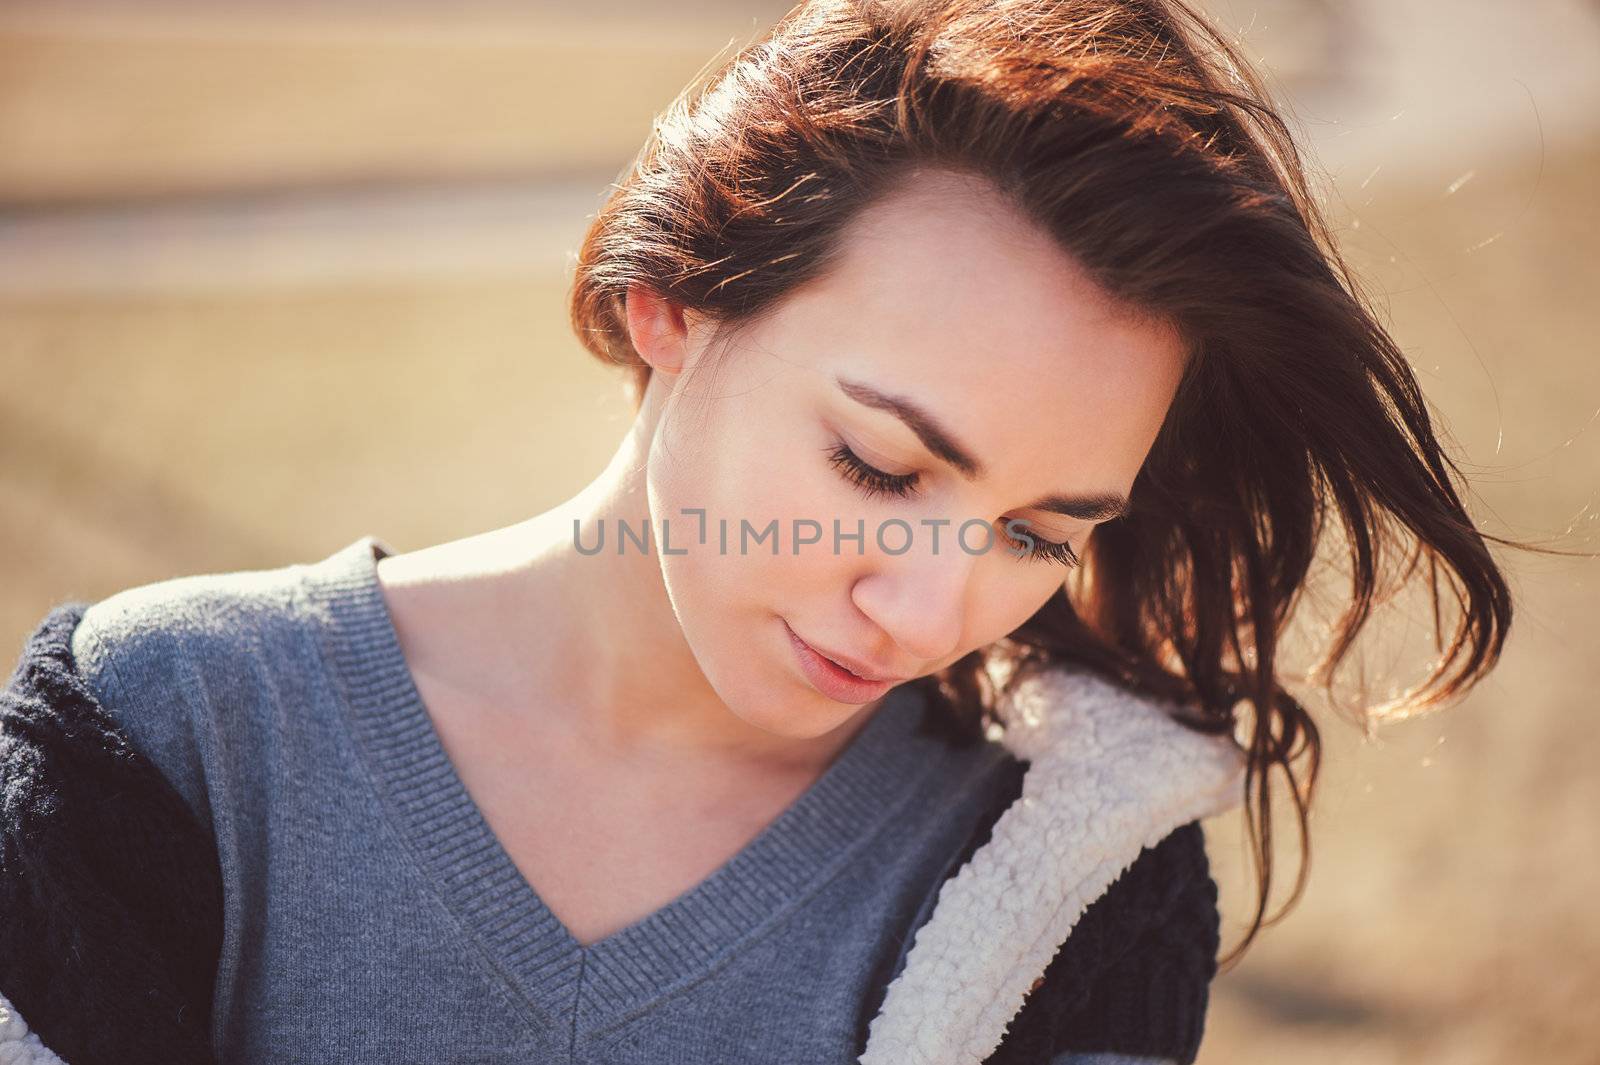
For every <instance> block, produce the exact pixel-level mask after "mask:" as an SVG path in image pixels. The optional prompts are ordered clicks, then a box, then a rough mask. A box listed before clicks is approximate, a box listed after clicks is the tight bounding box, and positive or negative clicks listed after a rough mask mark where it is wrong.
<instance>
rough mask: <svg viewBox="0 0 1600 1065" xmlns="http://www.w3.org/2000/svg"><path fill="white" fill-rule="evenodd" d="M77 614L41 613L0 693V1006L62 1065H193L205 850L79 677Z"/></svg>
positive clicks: (198, 1041) (210, 930)
mask: <svg viewBox="0 0 1600 1065" xmlns="http://www.w3.org/2000/svg"><path fill="white" fill-rule="evenodd" d="M83 609H84V607H83V604H81V603H69V604H63V605H61V606H58V607H57V608H55V609H54V610H52V611H51V612H50V613H49V615H48V616H47V617H46V618H45V619H44V621H43V622H42V623H41V624H40V625H39V626H38V627H37V628H36V629H35V631H34V632H33V634H32V635H31V636H30V637H29V638H28V640H27V642H26V645H25V646H24V649H23V653H22V657H21V659H20V661H19V662H18V664H17V667H16V669H15V670H14V671H13V672H12V674H11V677H10V679H9V680H8V681H7V683H6V687H5V688H4V689H3V690H0V913H4V914H5V915H6V920H5V921H0V993H3V994H4V995H5V996H6V997H7V998H9V999H10V1000H11V1003H12V1004H13V1005H14V1006H15V1008H16V1010H17V1011H18V1012H20V1013H21V1015H22V1016H23V1017H25V1018H26V1019H27V1023H28V1024H29V1025H30V1026H31V1027H32V1028H33V1029H34V1030H35V1033H36V1034H37V1035H38V1036H39V1037H40V1038H41V1039H42V1040H43V1041H44V1044H45V1045H46V1046H49V1047H50V1048H51V1049H52V1050H54V1051H56V1052H57V1053H59V1054H62V1055H63V1056H64V1057H65V1058H66V1059H67V1060H68V1061H71V1062H73V1063H74V1065H88V1063H92V1062H96V1061H113V1060H125V1059H119V1057H118V1055H119V1054H121V1053H123V1052H124V1051H126V1050H127V1049H128V1048H129V1047H142V1048H155V1047H162V1048H166V1049H168V1050H169V1051H170V1055H171V1056H170V1057H169V1059H168V1060H173V1061H201V1060H204V1056H203V1048H204V1045H205V1044H204V1040H205V1038H206V1029H207V1027H208V1020H209V998H210V981H211V974H212V972H213V971H214V966H215V959H216V956H217V951H218V950H219V949H220V942H221V916H220V911H221V878H220V873H219V872H218V870H217V863H216V855H215V851H214V849H213V848H212V845H211V840H210V837H209V834H208V833H206V832H205V830H204V829H203V828H201V826H200V825H199V824H198V823H197V822H196V820H195V818H194V817H193V815H192V814H191V812H190V810H189V809H188V807H187V806H186V805H185V803H184V802H183V800H182V799H181V798H180V796H179V795H178V794H177V792H176V791H175V790H174V789H173V787H172V786H171V784H170V783H169V782H168V781H167V780H166V779H165V778H164V777H163V776H162V775H161V773H160V772H158V771H157V770H156V768H155V767H154V765H152V764H151V763H150V762H149V761H148V760H147V759H146V758H144V757H143V756H142V755H141V754H139V752H138V751H137V750H136V749H135V748H134V746H133V745H132V744H131V743H130V742H129V741H128V737H127V735H126V733H125V732H124V731H123V730H122V729H121V728H120V727H119V725H118V722H117V721H116V720H115V719H114V718H113V717H112V716H111V715H110V714H109V713H107V711H106V710H105V708H104V707H103V706H102V705H101V704H100V703H99V702H98V700H97V699H96V698H95V695H94V692H93V691H92V689H91V688H90V686H89V685H88V684H87V683H86V682H85V681H84V679H83V678H82V677H81V676H80V675H79V674H78V672H77V669H76V668H75V663H74V660H73V657H72V651H71V634H72V632H73V630H74V628H75V627H76V625H77V624H78V622H79V620H80V618H81V617H82V613H83ZM119 1048H121V1049H119Z"/></svg>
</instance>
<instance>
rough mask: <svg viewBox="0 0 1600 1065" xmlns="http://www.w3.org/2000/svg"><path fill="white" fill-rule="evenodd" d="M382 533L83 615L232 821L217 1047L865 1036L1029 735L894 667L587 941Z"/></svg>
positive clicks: (463, 1049) (840, 1049)
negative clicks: (562, 902)
mask: <svg viewBox="0 0 1600 1065" xmlns="http://www.w3.org/2000/svg"><path fill="white" fill-rule="evenodd" d="M387 553H389V549H388V548H387V547H386V546H385V545H384V544H383V543H382V541H380V540H377V539H376V538H374V537H371V536H367V537H362V538H361V539H359V540H357V541H355V542H353V543H351V544H350V545H348V546H346V547H344V548H343V549H341V550H339V551H337V552H335V553H334V554H332V555H330V556H329V557H327V558H325V559H323V560H321V561H318V562H315V563H312V564H305V565H291V566H286V567H283V568H279V569H273V570H262V571H248V572H235V573H228V574H211V575H204V576H195V577H183V578H176V579H172V580H167V581H162V582H158V583H156V584H151V585H145V586H142V587H138V588H133V589H130V590H128V591H125V592H122V593H119V594H117V595H114V596H111V597H109V598H107V599H105V600H103V601H101V602H99V603H96V604H94V605H93V606H92V607H91V608H90V609H89V610H88V612H87V613H86V614H85V616H84V618H83V621H82V623H81V624H80V625H79V626H78V628H77V630H76V631H75V633H74V635H73V640H72V650H73V652H74V655H75V656H76V658H77V661H78V666H79V669H80V671H81V672H82V674H83V676H84V677H85V678H86V679H87V680H88V682H89V684H90V685H91V687H92V688H93V690H94V691H95V693H96V695H97V696H98V698H99V699H100V701H101V702H102V703H103V704H104V705H105V706H106V707H107V708H108V709H109V710H110V712H111V713H113V714H114V715H115V716H116V717H117V718H118V720H119V721H120V722H121V723H122V725H123V726H124V727H125V728H126V729H127V731H128V734H129V736H130V738H131V739H132V741H133V743H134V745H135V746H136V747H137V748H138V749H139V750H140V751H141V752H142V753H144V754H146V755H148V756H149V757H150V758H151V759H152V760H153V761H154V763H155V764H156V765H157V767H158V768H159V769H160V770H161V772H162V774H163V775H164V776H165V777H166V778H167V779H168V780H170V781H171V782H172V783H173V784H174V785H175V786H176V788H177V789H178V791H179V793H180V794H181V796H182V797H183V799H184V801H185V802H186V804H187V805H188V806H189V807H190V809H191V810H192V811H193V812H194V814H195V815H196V816H197V817H198V818H199V819H200V821H201V822H202V824H203V825H205V826H206V828H207V829H209V831H210V832H211V833H212V835H213V836H214V838H215V840H216V845H217V850H218V855H219V859H220V864H221V870H222V876H223V886H224V892H225V899H226V902H225V907H224V930H223V931H224V938H223V948H222V957H221V961H220V965H219V969H218V973H217V978H216V983H215V1000H214V1010H215V1012H214V1019H213V1028H212V1031H213V1042H214V1044H215V1047H216V1049H217V1052H218V1055H219V1060H222V1061H226V1062H241V1063H243V1062H300V1061H305V1062H334V1061H341V1062H342V1061H350V1062H355V1061H370V1062H395V1063H398V1062H435V1061H450V1062H482V1063H485V1065H487V1063H491V1062H493V1063H502V1062H504V1063H510V1062H563V1063H573V1065H576V1063H580V1062H582V1063H596V1065H599V1063H625V1062H640V1063H645V1062H649V1063H652V1065H671V1063H675V1062H682V1063H694V1065H707V1063H721V1062H727V1063H747V1062H750V1063H753V1062H806V1063H813V1062H814V1063H838V1065H845V1063H848V1062H853V1061H855V1060H856V1058H857V1055H858V1054H859V1052H860V1041H861V1038H862V1036H863V1033H864V1032H865V1030H866V1026H867V1024H868V1023H869V1022H871V1021H872V1020H873V1016H874V1014H875V1013H877V1011H878V1010H879V1008H880V1007H881V1005H882V1002H883V997H884V992H883V987H884V985H885V984H886V983H888V982H889V981H890V980H892V979H893V978H894V977H895V976H896V975H897V974H899V973H900V972H901V970H902V969H903V968H904V967H905V965H906V960H907V954H908V951H910V948H911V946H912V940H913V938H914V934H915V933H916V931H917V930H918V929H919V928H920V927H922V926H923V925H924V924H925V923H927V922H928V921H929V918H930V916H931V915H932V914H933V913H934V912H935V910H936V904H937V903H938V902H940V901H941V898H940V889H941V887H942V886H943V885H944V883H945V880H946V878H947V877H948V876H949V875H950V874H951V873H952V872H953V871H954V870H955V868H956V867H957V865H958V864H959V858H958V856H959V855H960V852H961V850H962V847H963V844H965V843H966V842H967V841H968V840H969V838H970V837H971V836H972V835H973V833H974V830H975V829H976V828H977V827H978V825H979V823H980V821H981V820H982V819H983V818H984V816H985V811H987V810H990V809H991V808H992V807H993V805H994V803H995V802H996V800H997V798H1003V797H1004V796H1005V794H1006V793H1007V789H1008V788H1010V789H1012V790H1014V789H1015V787H1016V783H1015V782H1016V780H1017V773H1018V772H1019V771H1020V763H1019V762H1018V760H1017V759H1016V757H1015V756H1014V755H1013V754H1012V753H1011V752H1009V751H1008V750H1007V749H1006V748H1005V747H1004V746H1002V745H1001V744H1000V743H997V742H987V743H982V744H979V745H977V746H974V747H968V748H960V747H957V746H954V745H952V744H950V743H949V742H948V741H946V740H944V739H942V738H940V737H939V736H937V735H935V734H932V733H930V732H925V731H923V730H921V729H920V728H919V723H920V721H921V718H922V711H923V709H924V707H923V701H922V698H921V697H920V696H919V695H918V694H917V693H916V689H914V688H910V687H906V688H901V689H897V690H896V691H895V692H892V693H891V695H890V697H889V698H888V699H887V700H886V701H885V703H884V705H883V706H882V707H881V708H880V710H879V711H878V712H876V714H875V715H874V717H873V718H872V719H871V720H870V721H869V722H868V723H867V725H866V726H865V727H864V728H863V729H862V730H861V731H860V732H859V733H858V734H857V735H856V736H855V737H854V738H853V739H852V741H851V743H850V745H849V746H848V747H847V748H846V749H845V750H844V751H843V752H842V753H841V754H840V755H839V756H838V758H837V759H836V760H835V761H834V762H833V763H832V764H831V765H830V766H829V768H828V769H827V771H826V772H825V773H824V774H823V776H822V777H821V778H820V779H819V780H817V781H816V782H815V783H814V784H813V785H812V786H811V787H810V788H809V789H808V790H807V791H806V792H805V793H804V794H803V795H802V796H801V797H800V798H799V799H798V800H797V801H795V802H794V803H793V804H792V805H791V806H790V807H789V808H788V809H786V810H785V811H784V812H783V813H782V814H781V815H780V816H779V817H778V818H777V819H776V820H775V821H774V822H773V823H771V824H770V825H769V826H768V827H767V828H766V829H764V830H763V831H762V832H761V833H760V834H759V835H758V836H757V837H756V838H755V839H754V840H753V841H751V842H750V843H749V844H748V845H747V846H746V847H745V848H744V849H743V850H741V851H740V852H739V853H738V854H737V855H736V856H735V857H734V858H732V859H731V860H730V861H728V862H727V863H726V864H725V865H723V866H722V867H721V868H719V869H718V870H717V871H716V872H715V873H713V874H712V875H711V876H709V877H708V878H707V879H705V880H704V881H702V882H701V883H700V884H698V885H697V886H695V887H694V888H692V889H690V890H689V891H687V892H685V893H684V894H682V895H680V896H678V897H677V898H676V899H674V900H672V901H671V902H669V903H668V904H666V905H665V906H663V907H662V908H661V909H659V910H657V911H656V912H654V913H653V914H651V915H649V916H648V917H646V918H644V919H643V920H641V921H639V922H637V923H635V924H633V925H631V926H629V927H627V928H625V929H622V930H621V931H619V932H616V933H614V934H612V935H610V936H608V937H606V938H605V939H603V940H601V941H599V942H596V943H593V944H591V945H589V946H587V947H585V946H582V945H580V944H579V943H578V942H577V941H576V940H574V939H573V938H572V936H571V935H570V934H569V933H568V932H567V930H566V929H565V928H564V927H563V925H562V924H561V923H560V922H559V921H558V920H557V919H556V918H555V917H554V915H553V914H552V913H551V912H550V910H549V909H548V908H547V907H546V906H545V905H544V904H543V903H542V902H541V900H540V898H539V896H538V894H537V892H536V891H535V890H534V889H533V888H532V886H531V885H530V884H529V883H528V882H527V880H526V879H524V878H523V877H522V876H521V875H520V873H519V872H518V870H517V869H516V867H515V865H514V864H513V863H512V861H511V859H510V857H509V856H508V855H507V853H506V852H505V850H504V849H503V848H502V847H501V845H500V844H499V841H498V840H497V839H496V838H495V836H494V835H493V833H492V832H491V830H490V829H489V827H488V825H487V823H486V821H485V820H484V818H483V817H482V815H481V813H480V812H479V810H478V808H477V807H476V806H475V805H474V803H473V801H472V799H471V797H470V796H469V794H468V793H467V790H466V788H465V787H464V785H463V784H462V781H461V779H460V777H459V776H458V775H457V774H456V772H455V771H454V768H453V767H452V765H451V763H450V760H449V758H448V756H447V755H446V753H445V751H444V748H443V747H442V745H441V744H440V742H439V739H438V736H437V734H436V733H435V731H434V729H433V727H432V724H431V721H430V719H429V717H428V713H427V710H426V708H425V707H424V706H423V704H422V701H421V699H420V697H419V695H418V693H417V689H416V687H415V685H414V683H413V681H412V678H411V674H410V672H409V670H408V669H407V666H406V663H405V660H404V658H403V656H402V653H401V650H400V645H399V641H398V638H397V635H396V633H395V629H394V627H393V624H392V621H391V619H390V617H389V615H388V611H387V608H386V606H385V604H384V601H383V598H382V594H381V590H380V588H379V585H378V582H377V575H376V561H377V559H378V558H380V557H382V556H383V555H384V554H387ZM1190 816H1192V815H1190ZM1182 817H1183V815H1181V814H1176V815H1170V816H1168V820H1170V821H1172V824H1164V825H1163V826H1161V828H1160V834H1158V835H1156V836H1155V837H1154V838H1160V835H1163V834H1165V832H1167V831H1169V830H1170V829H1171V828H1172V827H1173V826H1174V825H1176V824H1178V823H1180V822H1181V820H1182ZM1147 835H1148V833H1147ZM1149 842H1153V839H1151V840H1149ZM1137 851H1138V845H1137V844H1134V845H1133V850H1132V852H1131V853H1129V854H1126V855H1124V857H1123V859H1122V860H1121V861H1120V863H1118V862H1113V863H1111V864H1112V865H1113V866H1115V868H1112V869H1111V876H1113V877H1114V876H1115V874H1116V872H1117V871H1119V870H1120V869H1121V868H1123V867H1125V866H1126V865H1127V859H1128V858H1131V856H1132V853H1137ZM1106 879H1109V877H1108V878H1106ZM1103 887H1104V884H1100V886H1099V888H1097V889H1096V890H1095V891H1093V892H1091V894H1090V899H1092V898H1093V896H1094V895H1095V894H1098V892H1099V890H1101V889H1103ZM1083 901H1088V900H1083ZM1080 909H1081V907H1080ZM1070 916H1071V917H1073V918H1075V917H1076V914H1072V915H1070ZM1055 927H1062V926H1061V925H1060V924H1059V922H1058V924H1057V925H1056V926H1055ZM1065 927H1066V928H1070V921H1069V922H1068V923H1067V924H1066V925H1065ZM1060 934H1061V935H1064V932H1063V933H1060ZM1059 941H1060V940H1059V936H1058V938H1057V942H1059ZM929 949H933V948H932V947H930V948H929ZM1030 978H1031V975H1030ZM1015 1006H1016V1004H1015V1003H1011V1004H1010V1006H1009V1009H1010V1010H1011V1011H1012V1012H1014V1010H1015ZM1007 1016H1009V1013H1007ZM930 1060H931V1059H930ZM1055 1060H1056V1062H1058V1063H1059V1062H1072V1063H1088V1062H1100V1061H1105V1062H1111V1061H1135V1060H1154V1059H1135V1058H1132V1057H1126V1056H1121V1057H1119V1056H1117V1055H1115V1054H1090V1053H1081V1054H1080V1053H1070V1054H1062V1055H1060V1056H1058V1057H1057V1058H1056V1059H1055Z"/></svg>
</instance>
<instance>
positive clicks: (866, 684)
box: [783, 621, 901, 705]
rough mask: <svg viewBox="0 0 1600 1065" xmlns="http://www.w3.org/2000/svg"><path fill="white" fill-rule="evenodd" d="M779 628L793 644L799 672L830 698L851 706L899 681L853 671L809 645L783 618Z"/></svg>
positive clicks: (879, 696) (872, 696) (873, 698)
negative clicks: (871, 676)
mask: <svg viewBox="0 0 1600 1065" xmlns="http://www.w3.org/2000/svg"><path fill="white" fill-rule="evenodd" d="M783 628H784V631H785V632H786V633H787V634H788V636H789V642H790V643H791V645H792V646H793V647H794V651H795V658H796V659H797V661H798V663H799V666H800V671H801V673H802V674H803V675H804V676H805V678H806V680H807V681H808V682H809V683H810V685H811V686H812V687H813V688H815V689H816V690H817V691H818V692H820V693H821V694H823V695H826V696H827V697H828V698H830V699H833V700H836V701H838V702H841V703H851V704H855V705H861V704H864V703H870V702H872V701H873V700H875V699H880V698H882V697H883V696H884V695H886V694H888V692H889V690H890V689H891V688H893V687H894V686H895V685H896V684H899V683H901V681H900V680H899V679H893V678H891V679H883V680H879V679H873V678H870V677H864V676H862V675H860V674H858V673H855V672H853V671H851V670H850V669H849V668H847V667H845V666H843V665H841V664H840V663H838V662H836V661H834V660H833V659H831V658H829V657H828V656H827V655H825V654H823V653H822V652H821V651H818V650H817V649H816V648H815V647H812V646H811V645H810V644H809V643H807V642H806V641H805V640H804V639H802V638H801V637H800V635H799V634H798V633H796V632H795V631H794V629H793V628H791V627H790V626H789V623H788V622H787V621H784V622H783Z"/></svg>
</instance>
